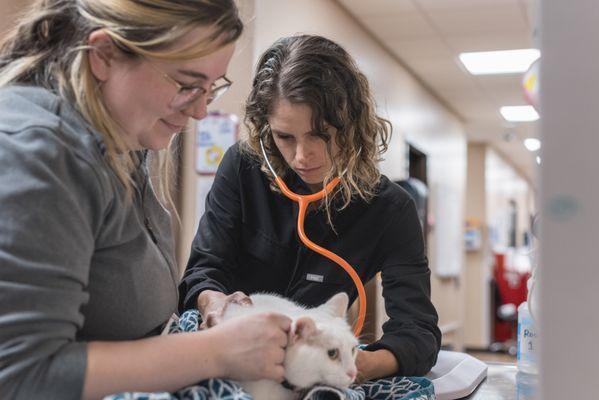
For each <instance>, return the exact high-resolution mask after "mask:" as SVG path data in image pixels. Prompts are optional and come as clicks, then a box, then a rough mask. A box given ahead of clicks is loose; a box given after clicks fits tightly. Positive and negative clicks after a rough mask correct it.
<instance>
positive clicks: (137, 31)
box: [0, 0, 243, 211]
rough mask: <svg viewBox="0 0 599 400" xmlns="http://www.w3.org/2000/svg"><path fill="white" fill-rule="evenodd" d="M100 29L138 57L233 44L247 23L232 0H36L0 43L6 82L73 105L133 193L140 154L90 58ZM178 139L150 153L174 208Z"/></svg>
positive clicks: (188, 53)
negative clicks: (200, 31) (192, 35)
mask: <svg viewBox="0 0 599 400" xmlns="http://www.w3.org/2000/svg"><path fill="white" fill-rule="evenodd" d="M197 27H208V28H210V29H209V32H210V34H209V35H207V36H206V37H204V38H202V40H198V41H197V42H194V43H192V44H190V45H189V46H187V47H184V48H176V47H175V49H174V50H173V46H172V44H174V43H175V42H177V40H179V39H180V38H182V37H183V36H185V35H186V34H187V33H189V32H190V31H191V30H193V29H195V28H197ZM97 29H103V30H104V31H105V32H106V33H107V34H108V35H109V36H110V37H111V38H112V40H113V41H114V43H115V44H116V46H117V47H119V48H120V49H126V50H127V52H126V53H127V54H128V55H129V56H130V57H132V58H136V57H148V58H158V59H164V60H188V59H193V58H197V57H202V56H205V55H207V54H210V53H212V52H214V51H215V50H217V49H219V48H221V47H222V46H225V45H227V44H229V43H231V42H234V41H235V40H237V38H238V37H239V36H240V35H241V32H242V30H243V24H242V22H241V20H240V18H239V15H238V11H237V8H236V6H235V3H234V1H233V0H38V1H37V2H35V3H34V4H33V5H32V7H31V8H30V9H29V11H28V13H27V14H26V15H25V16H24V17H23V18H22V19H21V21H20V22H19V23H18V25H17V26H16V27H15V28H14V29H13V30H12V31H11V32H10V33H9V35H8V36H7V37H6V39H5V40H4V41H3V43H2V44H1V45H0V87H2V86H6V85H10V84H23V85H34V86H39V87H43V88H46V89H48V90H50V91H52V92H54V93H57V94H58V95H59V96H61V97H62V98H64V99H66V100H67V101H68V102H70V103H71V104H73V105H74V107H75V108H76V109H77V110H78V111H79V112H80V113H81V114H82V115H83V117H84V118H85V119H86V120H87V122H88V123H89V124H90V125H91V126H92V127H93V128H95V129H96V130H98V131H99V132H100V133H101V134H102V135H103V137H104V142H105V144H106V150H107V151H106V157H107V160H108V163H109V165H110V166H111V167H112V169H113V170H114V172H115V173H116V175H117V176H118V178H119V180H120V181H121V182H122V184H123V185H124V186H125V188H126V190H127V192H128V193H129V195H130V194H131V186H132V180H131V179H132V178H131V173H132V172H133V170H134V169H135V168H136V165H137V164H138V162H139V160H137V159H136V156H135V153H133V152H130V151H129V149H128V148H127V146H126V144H125V142H124V138H123V137H122V134H121V133H119V132H120V129H119V126H118V124H117V123H116V122H115V120H114V119H113V118H112V117H111V115H110V113H109V112H108V110H107V108H106V105H105V104H104V102H103V99H102V96H100V93H99V83H98V81H97V80H96V79H95V77H94V75H93V74H92V72H91V68H90V65H89V62H88V57H87V56H86V55H87V51H88V50H90V49H92V48H91V47H90V46H88V45H87V39H88V37H89V35H90V33H91V32H93V31H95V30H97ZM174 143H175V141H172V142H171V145H169V149H166V150H162V151H159V152H155V153H154V154H152V158H153V162H151V163H150V167H151V168H153V169H154V168H155V169H156V171H157V174H156V175H157V176H158V179H157V180H158V185H157V187H156V189H157V195H158V197H159V198H160V200H161V202H162V203H163V204H164V205H165V206H167V207H168V208H170V209H171V210H173V211H176V210H175V207H174V203H173V200H172V196H171V191H172V186H173V181H174V175H175V166H174V162H173V155H174V154H173V153H174V150H173V149H172V147H174V146H173V144H174Z"/></svg>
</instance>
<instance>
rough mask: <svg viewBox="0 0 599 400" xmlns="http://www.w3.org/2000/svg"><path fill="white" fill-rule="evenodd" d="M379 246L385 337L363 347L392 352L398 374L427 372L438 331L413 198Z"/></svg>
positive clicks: (436, 349)
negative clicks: (385, 319)
mask: <svg viewBox="0 0 599 400" xmlns="http://www.w3.org/2000/svg"><path fill="white" fill-rule="evenodd" d="M380 246H381V247H380V252H381V254H382V258H381V261H380V263H381V265H382V271H381V278H382V286H383V298H384V301H385V310H386V312H387V315H388V316H389V320H388V321H387V322H385V323H384V324H383V336H382V337H381V338H380V339H379V340H378V341H377V342H375V343H373V344H371V345H369V346H368V347H367V350H370V351H374V350H377V349H387V350H389V351H391V352H392V353H393V354H394V355H395V357H396V359H397V361H398V363H399V372H398V373H399V375H403V376H421V375H425V374H426V373H427V372H428V371H430V369H431V368H432V367H433V366H434V364H435V362H436V360H437V354H438V352H439V349H440V346H441V331H440V330H439V328H438V326H437V322H438V316H437V312H436V310H435V307H434V306H433V304H432V302H431V300H430V292H431V289H430V270H429V268H428V260H427V258H426V256H425V255H424V242H423V236H422V230H421V227H420V222H419V221H418V215H417V213H416V208H415V205H414V202H413V200H411V199H410V200H409V201H407V202H406V204H405V205H404V206H403V207H401V209H400V210H399V212H398V213H397V214H396V215H395V216H394V217H393V218H391V219H390V223H389V224H388V226H387V230H386V234H385V235H384V239H383V241H382V242H381V244H380Z"/></svg>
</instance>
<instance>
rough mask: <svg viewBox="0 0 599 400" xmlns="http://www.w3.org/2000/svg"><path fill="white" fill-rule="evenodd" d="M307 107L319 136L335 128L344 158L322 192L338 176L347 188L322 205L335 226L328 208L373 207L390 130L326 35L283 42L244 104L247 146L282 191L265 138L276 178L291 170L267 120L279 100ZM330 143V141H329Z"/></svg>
mask: <svg viewBox="0 0 599 400" xmlns="http://www.w3.org/2000/svg"><path fill="white" fill-rule="evenodd" d="M280 99H285V100H287V101H289V102H291V103H293V104H305V105H307V106H309V107H310V109H311V110H312V125H313V126H314V129H315V130H317V131H318V132H324V131H326V129H325V126H327V125H330V126H333V127H335V128H336V129H337V134H336V135H335V141H336V144H337V146H338V148H339V151H338V152H337V153H336V155H335V156H334V157H333V156H332V153H331V146H330V143H329V142H327V150H328V153H329V157H330V158H331V160H332V167H331V170H330V171H329V172H328V174H327V176H326V177H325V180H324V185H326V184H327V183H328V182H330V180H331V179H333V178H334V177H335V176H339V177H340V179H341V183H340V184H339V185H338V186H337V188H336V189H335V191H334V192H333V193H332V195H331V196H329V197H328V198H327V199H326V201H325V202H324V207H325V208H326V210H327V215H328V219H329V223H331V218H330V208H331V205H332V204H333V201H334V205H335V208H336V209H338V210H341V209H343V208H345V207H347V206H348V205H349V204H350V202H351V200H352V198H355V197H360V198H362V199H363V200H365V201H370V200H371V199H372V198H373V197H374V196H375V195H376V188H377V185H378V183H379V180H380V176H381V175H380V172H379V170H378V168H377V162H379V161H380V160H381V155H382V154H383V153H384V152H385V151H386V150H387V147H388V142H389V139H390V136H391V131H392V129H391V123H390V122H389V121H388V120H386V119H384V118H381V117H379V116H378V115H377V114H376V110H375V108H376V106H375V102H374V98H373V96H372V94H371V92H370V88H369V84H368V80H367V79H366V77H365V76H364V74H363V73H362V72H360V70H359V69H358V66H357V65H356V62H355V61H354V60H353V59H352V57H351V56H350V55H349V54H348V53H347V52H346V51H345V50H344V49H343V48H342V47H341V46H339V45H338V44H337V43H335V42H333V41H331V40H329V39H326V38H324V37H321V36H313V35H301V36H292V37H285V38H282V39H279V40H277V41H276V42H275V43H274V44H273V45H272V46H271V47H270V48H269V49H268V50H266V52H264V54H263V55H262V57H261V58H260V60H259V62H258V66H257V68H256V75H255V77H254V80H253V84H252V90H251V92H250V95H249V97H248V99H247V102H246V105H245V124H246V126H247V128H248V131H249V134H248V137H247V138H246V139H245V140H244V142H243V145H242V146H241V147H242V149H243V151H244V152H245V153H248V154H251V155H253V156H254V157H256V158H257V159H258V160H260V163H261V166H262V171H264V173H266V174H267V175H268V176H269V177H270V179H271V187H272V188H273V190H278V189H277V188H276V185H275V184H274V177H273V176H272V173H271V172H270V170H269V169H268V167H267V165H266V162H265V160H264V159H263V157H262V152H261V149H260V138H262V140H263V142H264V147H265V149H266V152H267V155H268V158H269V161H270V162H271V164H272V166H273V168H274V170H275V172H276V173H277V175H280V176H285V175H286V174H287V173H289V171H290V167H289V166H288V165H287V163H286V162H285V160H284V159H283V157H282V155H281V154H280V152H279V151H278V149H277V146H276V145H275V143H274V139H273V137H272V133H271V132H270V127H269V124H268V117H269V115H271V113H272V111H273V107H274V106H275V104H276V103H277V101H278V100H280ZM323 139H325V141H326V138H323Z"/></svg>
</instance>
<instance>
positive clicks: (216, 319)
mask: <svg viewBox="0 0 599 400" xmlns="http://www.w3.org/2000/svg"><path fill="white" fill-rule="evenodd" d="M222 318H223V317H222V314H221V313H220V312H218V311H211V312H209V313H208V315H206V321H205V322H204V323H205V324H206V327H207V328H211V327H213V326H214V325H216V324H218V323H220V322H221V321H222Z"/></svg>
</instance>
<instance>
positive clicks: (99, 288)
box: [0, 0, 290, 399]
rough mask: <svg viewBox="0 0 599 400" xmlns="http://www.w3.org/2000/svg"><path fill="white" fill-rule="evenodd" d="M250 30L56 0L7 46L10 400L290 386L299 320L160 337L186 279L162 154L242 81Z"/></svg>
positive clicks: (120, 5) (211, 6) (207, 0)
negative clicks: (287, 377) (242, 51)
mask: <svg viewBox="0 0 599 400" xmlns="http://www.w3.org/2000/svg"><path fill="white" fill-rule="evenodd" d="M242 29H243V27H242V23H241V21H240V19H239V17H238V14H237V9H236V7H235V5H234V3H233V1H232V0H152V1H144V0H43V1H37V2H36V3H35V4H34V5H33V7H32V8H31V11H29V13H28V15H27V16H26V17H25V18H24V19H23V20H22V21H21V22H20V23H19V24H18V26H17V28H16V29H15V30H14V31H13V32H12V33H11V34H10V35H9V37H8V38H7V39H6V40H5V41H4V43H3V44H2V47H1V49H0V204H1V206H0V221H2V223H1V224H0V398H2V399H37V398H44V399H46V398H48V399H50V398H51V399H79V398H85V399H92V398H100V397H103V396H104V395H108V394H111V393H115V392H121V391H171V390H175V389H177V388H180V387H183V386H185V385H188V384H193V383H195V382H197V381H199V380H201V379H204V378H208V377H229V378H233V379H246V380H247V379H254V378H256V379H257V378H271V379H279V380H281V379H282V377H283V367H282V365H281V363H282V361H283V357H284V350H283V347H285V346H286V343H287V336H286V331H287V330H288V328H289V324H290V321H289V320H288V319H287V318H286V317H283V316H278V315H270V314H269V315H260V316H258V317H255V318H249V319H245V320H240V321H237V322H233V323H227V324H222V325H221V326H219V327H217V329H214V330H209V331H206V332H197V333H189V334H179V335H172V336H158V334H159V333H160V332H161V330H162V329H163V327H164V325H165V322H166V321H167V320H168V319H169V317H170V316H171V314H172V313H173V312H175V311H176V308H177V283H178V282H177V281H178V273H177V268H176V265H175V260H174V257H173V243H172V242H173V241H172V237H171V234H170V232H171V231H170V215H169V213H168V212H167V211H166V210H165V208H164V207H163V206H165V207H167V208H168V206H169V198H170V197H169V196H168V193H169V185H168V165H169V157H168V152H166V153H167V154H166V155H162V156H158V155H155V154H153V153H154V152H153V151H159V150H163V149H166V148H167V147H168V146H169V143H171V142H173V139H174V138H175V137H176V136H177V135H178V134H180V133H181V131H182V130H183V127H184V126H185V125H186V124H187V122H188V120H189V119H190V118H193V119H201V118H203V117H204V116H205V115H206V106H207V104H208V103H210V102H211V101H212V100H214V99H215V98H216V97H218V96H219V95H221V94H222V93H223V92H224V91H225V90H226V89H227V88H228V87H229V86H230V85H231V82H230V81H229V80H228V79H227V78H226V70H227V65H228V63H229V60H230V59H231V56H232V54H233V50H234V43H235V41H236V39H237V38H238V37H239V35H240V34H241V32H242ZM148 154H149V156H148V157H149V159H147V158H146V156H147V155H148ZM151 160H154V161H155V162H150V161H151ZM150 167H151V168H150ZM154 167H155V169H156V170H155V171H153V170H149V168H150V169H153V168H154ZM148 176H151V177H152V178H154V177H155V176H160V177H159V178H157V179H156V180H154V179H152V180H151V181H150V179H149V178H148Z"/></svg>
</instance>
